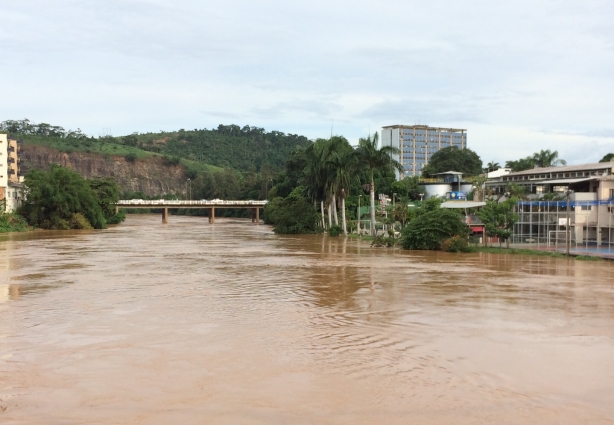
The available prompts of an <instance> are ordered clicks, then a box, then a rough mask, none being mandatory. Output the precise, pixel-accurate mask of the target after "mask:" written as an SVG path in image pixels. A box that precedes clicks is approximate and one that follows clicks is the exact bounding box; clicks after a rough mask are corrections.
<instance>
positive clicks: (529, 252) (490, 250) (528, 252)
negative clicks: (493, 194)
mask: <svg viewBox="0 0 614 425" xmlns="http://www.w3.org/2000/svg"><path fill="white" fill-rule="evenodd" d="M348 237H349V238H352V239H359V240H362V241H365V242H369V243H372V242H373V237H372V236H366V235H357V234H355V233H351V234H349V235H348ZM470 249H471V250H470V251H469V252H470V253H476V252H479V253H485V254H498V255H525V256H537V257H554V258H567V255H566V254H563V253H560V252H553V251H541V250H536V249H519V248H498V247H490V246H489V247H485V246H471V247H470ZM570 257H571V258H573V259H575V260H578V261H604V260H606V259H607V258H602V257H597V256H591V255H577V254H572V255H571V256H570Z"/></svg>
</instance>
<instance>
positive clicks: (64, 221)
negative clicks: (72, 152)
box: [19, 164, 106, 230]
mask: <svg viewBox="0 0 614 425" xmlns="http://www.w3.org/2000/svg"><path fill="white" fill-rule="evenodd" d="M24 184H25V186H26V188H27V197H26V200H25V201H24V203H23V205H22V207H21V208H20V210H19V213H20V214H21V215H23V216H24V217H25V219H26V220H27V222H28V223H29V224H30V225H32V226H35V227H41V228H43V229H58V230H64V229H70V228H71V224H74V223H75V222H74V221H72V222H71V220H73V215H74V214H77V213H80V214H82V215H83V217H84V218H85V219H87V221H88V222H89V223H90V225H91V226H92V227H94V228H96V229H102V228H104V227H105V225H106V221H105V217H104V213H103V210H102V208H101V204H100V200H99V196H98V194H97V193H96V192H95V191H94V190H93V189H92V188H91V187H90V185H89V184H88V182H87V181H86V180H85V179H84V178H83V177H81V176H80V175H79V174H77V173H76V172H74V171H72V170H70V169H68V168H64V167H60V166H59V165H55V164H54V165H52V166H51V169H50V170H49V171H48V172H46V171H38V170H32V171H30V173H28V175H27V176H26V178H25V181H24Z"/></svg>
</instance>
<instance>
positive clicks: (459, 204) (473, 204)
mask: <svg viewBox="0 0 614 425" xmlns="http://www.w3.org/2000/svg"><path fill="white" fill-rule="evenodd" d="M484 205H486V202H478V201H448V202H444V203H442V204H441V208H477V207H483V206H484Z"/></svg>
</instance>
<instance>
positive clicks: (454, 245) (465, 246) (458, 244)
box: [441, 235, 470, 252]
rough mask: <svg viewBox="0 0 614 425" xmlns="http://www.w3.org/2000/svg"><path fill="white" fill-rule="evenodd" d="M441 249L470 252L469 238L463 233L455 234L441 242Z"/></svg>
mask: <svg viewBox="0 0 614 425" xmlns="http://www.w3.org/2000/svg"><path fill="white" fill-rule="evenodd" d="M441 250H442V251H446V252H469V251H470V247H469V238H468V237H466V236H463V235H455V236H452V237H451V238H448V239H446V240H444V241H443V242H442V243H441Z"/></svg>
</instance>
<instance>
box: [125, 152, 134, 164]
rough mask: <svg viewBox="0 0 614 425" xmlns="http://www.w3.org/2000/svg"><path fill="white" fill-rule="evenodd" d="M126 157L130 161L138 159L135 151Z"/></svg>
mask: <svg viewBox="0 0 614 425" xmlns="http://www.w3.org/2000/svg"><path fill="white" fill-rule="evenodd" d="M125 158H126V161H128V162H134V161H136V154H135V153H134V152H130V153H129V154H127V155H126V156H125Z"/></svg>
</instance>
